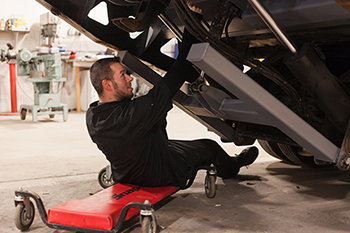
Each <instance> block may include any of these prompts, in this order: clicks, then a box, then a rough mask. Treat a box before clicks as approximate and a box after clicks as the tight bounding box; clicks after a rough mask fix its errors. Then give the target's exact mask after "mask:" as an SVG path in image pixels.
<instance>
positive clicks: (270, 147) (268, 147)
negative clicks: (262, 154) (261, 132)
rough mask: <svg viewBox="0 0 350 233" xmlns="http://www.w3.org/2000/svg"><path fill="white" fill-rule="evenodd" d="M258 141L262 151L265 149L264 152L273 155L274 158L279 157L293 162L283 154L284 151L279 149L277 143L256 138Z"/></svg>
mask: <svg viewBox="0 0 350 233" xmlns="http://www.w3.org/2000/svg"><path fill="white" fill-rule="evenodd" d="M258 142H259V144H260V146H261V147H262V148H263V149H264V151H266V153H268V154H269V155H271V156H272V157H275V158H276V159H279V160H282V161H285V162H288V163H294V162H293V161H291V160H290V159H288V157H287V156H285V155H284V153H283V152H282V151H281V149H280V148H279V146H278V144H277V143H275V142H269V141H266V140H261V139H258Z"/></svg>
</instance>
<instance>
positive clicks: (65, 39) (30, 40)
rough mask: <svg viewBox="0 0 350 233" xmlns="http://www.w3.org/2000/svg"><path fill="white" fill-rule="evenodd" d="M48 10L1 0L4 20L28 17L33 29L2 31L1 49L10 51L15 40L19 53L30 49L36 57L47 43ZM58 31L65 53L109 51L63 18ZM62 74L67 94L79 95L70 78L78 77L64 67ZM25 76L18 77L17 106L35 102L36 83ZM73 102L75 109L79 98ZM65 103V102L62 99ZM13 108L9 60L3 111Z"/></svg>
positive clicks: (0, 65)
mask: <svg viewBox="0 0 350 233" xmlns="http://www.w3.org/2000/svg"><path fill="white" fill-rule="evenodd" d="M47 12H49V11H48V10H47V9H46V8H44V7H43V6H41V5H40V4H39V3H37V2H36V1H35V0H11V1H1V7H0V20H1V19H4V21H6V20H7V19H9V18H11V17H13V16H14V17H17V18H24V19H25V22H26V27H27V28H28V30H29V32H28V33H15V32H4V31H0V49H2V50H5V51H7V46H6V44H7V43H11V44H12V45H13V46H14V51H16V52H18V50H20V49H22V48H26V49H28V50H29V51H30V52H32V53H33V55H34V56H35V55H36V48H37V47H38V46H40V45H41V44H42V43H43V42H44V40H43V38H42V37H41V35H40V34H41V27H40V15H42V14H44V13H47ZM57 31H58V33H57V35H58V38H56V39H55V40H54V45H56V46H63V47H65V48H66V53H65V54H63V55H68V54H69V53H70V52H71V51H72V50H73V51H76V52H77V55H78V56H81V57H84V56H85V55H92V54H94V55H95V54H98V53H101V52H104V51H106V47H104V46H102V45H99V44H97V43H95V42H93V41H91V40H90V39H89V38H87V37H86V36H84V35H82V34H80V33H79V32H78V31H76V30H75V29H74V28H73V27H71V26H70V25H69V24H67V23H66V22H64V21H63V20H61V24H59V25H58V30H57ZM62 74H63V76H64V77H66V78H67V82H66V84H65V87H64V89H66V90H64V91H65V93H68V92H69V94H70V96H74V98H75V87H74V82H71V81H70V79H74V76H73V77H72V76H71V75H70V73H69V72H65V71H64V70H62ZM25 78H27V77H26V76H18V77H17V108H19V106H20V105H21V104H33V102H34V100H33V85H32V83H28V82H25ZM70 85H73V86H70ZM72 92H74V93H72ZM70 101H71V103H70V106H71V107H70V108H74V106H73V105H74V103H75V99H74V100H70ZM61 102H63V101H62V100H61ZM17 110H18V109H17ZM10 111H11V96H10V75H9V65H8V64H7V63H6V62H0V113H6V112H10Z"/></svg>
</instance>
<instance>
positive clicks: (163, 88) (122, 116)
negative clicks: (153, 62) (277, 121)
mask: <svg viewBox="0 0 350 233" xmlns="http://www.w3.org/2000/svg"><path fill="white" fill-rule="evenodd" d="M187 5H188V6H189V8H190V9H191V10H192V11H193V12H194V13H193V14H195V15H196V16H197V17H198V18H200V17H202V15H201V12H202V10H201V9H199V8H197V7H196V6H194V5H193V4H192V2H187ZM195 42H198V41H197V40H196V38H195V37H193V36H192V35H191V34H190V33H189V32H188V31H187V30H186V29H185V31H184V37H183V43H182V45H181V47H180V52H179V55H178V58H177V60H176V61H175V63H174V64H173V66H172V67H171V68H170V70H169V71H168V72H167V74H166V75H165V76H164V78H163V79H162V81H160V82H159V83H157V84H156V85H155V86H154V87H153V88H152V89H151V90H150V91H149V92H148V94H146V95H144V96H142V97H139V98H135V99H133V100H132V99H131V98H132V96H133V93H132V90H133V89H132V87H131V81H132V79H133V78H132V77H130V76H129V75H128V74H127V73H126V70H125V68H124V67H123V66H122V65H121V64H120V62H119V60H118V58H105V59H101V60H98V61H96V62H95V63H94V64H93V66H92V67H91V70H90V78H91V82H92V84H93V86H94V88H95V89H96V91H97V93H98V95H99V101H96V102H94V103H92V104H91V105H90V107H89V109H88V111H87V113H86V124H87V128H88V131H89V134H90V136H91V138H92V140H93V142H94V143H96V144H97V146H98V148H99V149H100V150H101V151H102V152H103V153H104V154H105V156H106V157H107V159H108V161H109V162H110V163H111V166H112V173H113V179H114V181H115V182H116V183H130V184H136V185H140V186H150V187H154V186H167V185H174V186H179V187H180V188H185V187H186V183H187V181H188V179H190V178H191V176H192V173H193V171H196V168H198V166H209V165H211V164H214V165H215V166H216V169H217V174H218V176H219V177H221V178H224V179H225V178H232V177H234V176H235V175H236V174H237V173H238V172H239V169H240V167H242V166H247V165H250V164H251V163H253V162H254V160H255V159H256V158H257V156H258V149H257V148H256V147H250V148H247V149H245V150H243V151H242V152H241V153H240V154H239V155H238V156H237V157H230V156H229V155H228V154H227V153H226V152H225V151H224V150H223V149H222V148H221V147H220V146H219V145H218V144H217V143H216V142H215V141H212V140H209V139H201V140H194V141H180V140H169V139H168V136H167V133H166V130H165V128H166V116H167V112H168V111H169V110H170V109H171V108H172V97H173V96H174V95H175V93H176V92H177V91H178V90H179V88H180V87H181V85H182V84H183V83H184V81H189V82H193V81H194V80H195V79H196V78H197V77H198V73H197V72H196V71H195V69H194V68H193V67H192V65H191V63H189V62H188V61H186V56H187V54H188V51H189V49H190V47H191V45H192V44H193V43H195Z"/></svg>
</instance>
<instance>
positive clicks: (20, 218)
mask: <svg viewBox="0 0 350 233" xmlns="http://www.w3.org/2000/svg"><path fill="white" fill-rule="evenodd" d="M29 205H30V208H32V210H33V214H32V216H31V217H30V218H28V215H27V208H26V207H25V205H24V203H18V204H17V206H16V212H15V224H16V227H17V228H18V229H19V230H21V231H25V230H28V229H29V227H30V226H31V225H32V223H33V220H34V217H35V210H34V205H33V203H32V202H31V201H29Z"/></svg>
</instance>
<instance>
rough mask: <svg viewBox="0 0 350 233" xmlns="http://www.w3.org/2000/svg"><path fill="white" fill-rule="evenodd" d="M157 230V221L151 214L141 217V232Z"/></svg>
mask: <svg viewBox="0 0 350 233" xmlns="http://www.w3.org/2000/svg"><path fill="white" fill-rule="evenodd" d="M156 232H157V222H156V221H155V218H152V216H142V217H141V233H156Z"/></svg>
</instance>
